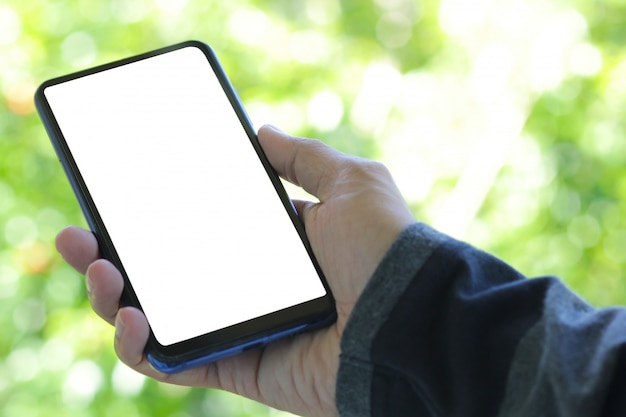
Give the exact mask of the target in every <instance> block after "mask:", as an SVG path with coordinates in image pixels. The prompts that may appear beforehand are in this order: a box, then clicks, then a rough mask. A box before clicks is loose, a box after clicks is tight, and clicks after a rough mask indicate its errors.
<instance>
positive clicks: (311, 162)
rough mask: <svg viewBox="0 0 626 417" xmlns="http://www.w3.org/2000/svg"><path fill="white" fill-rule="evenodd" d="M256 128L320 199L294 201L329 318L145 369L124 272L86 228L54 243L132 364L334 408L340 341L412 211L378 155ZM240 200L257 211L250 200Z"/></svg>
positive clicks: (312, 411)
mask: <svg viewBox="0 0 626 417" xmlns="http://www.w3.org/2000/svg"><path fill="white" fill-rule="evenodd" d="M258 136H259V142H260V143H261V146H262V147H263V150H264V151H265V153H266V155H267V157H268V159H269V161H270V163H271V164H272V166H273V167H274V168H275V169H276V171H277V172H278V173H279V174H280V175H281V176H282V177H283V178H285V179H286V180H288V181H290V182H292V183H294V184H296V185H298V186H300V187H302V188H304V189H305V190H306V191H307V192H308V193H310V194H311V195H314V196H316V197H317V198H318V199H319V202H316V203H314V202H310V201H294V204H295V206H296V209H297V210H298V213H299V214H300V216H301V217H302V218H303V220H304V224H305V227H306V232H307V235H308V237H309V240H310V241H311V245H312V247H313V251H314V252H315V255H316V257H317V259H318V261H319V263H320V266H321V267H322V270H323V271H324V273H325V275H326V277H327V279H328V282H329V285H330V287H331V290H332V292H333V295H334V296H335V299H336V302H337V313H338V319H337V322H336V323H335V324H333V325H332V326H330V327H327V328H325V329H322V330H319V331H316V332H313V333H306V334H302V335H299V336H297V337H295V338H292V339H289V340H285V341H279V342H276V343H272V344H270V345H269V346H267V347H265V348H263V349H257V350H252V351H248V352H245V353H243V354H241V355H237V356H234V357H231V358H226V359H223V360H221V361H219V362H216V363H213V364H209V365H206V366H202V367H199V368H195V369H191V370H187V371H184V372H181V373H178V374H172V375H168V374H163V373H160V372H158V371H156V370H154V369H153V368H151V367H150V365H149V364H148V362H147V360H146V358H145V357H144V354H143V349H144V346H145V344H146V341H147V338H148V334H149V329H148V323H147V322H146V319H145V316H144V315H143V313H142V312H141V311H139V310H137V309H135V308H132V307H124V308H121V309H120V308H119V299H120V295H121V293H122V289H123V280H122V277H121V275H120V273H119V272H118V271H117V269H116V268H115V267H114V266H113V265H112V264H111V263H110V262H108V261H106V260H104V259H99V253H98V244H97V242H96V239H95V238H94V236H93V235H92V233H91V232H89V231H86V230H83V229H80V228H77V227H73V226H71V227H68V228H66V229H64V230H63V231H62V232H60V233H59V235H58V236H57V241H56V244H57V248H58V250H59V252H60V253H61V255H62V256H63V257H64V258H65V260H66V261H67V262H68V263H69V264H71V265H72V266H73V267H74V268H75V269H76V270H77V271H79V272H80V273H83V274H86V277H87V278H86V281H87V291H88V294H89V300H90V301H91V305H92V306H93V309H94V310H95V312H96V313H97V314H98V315H100V316H101V317H102V318H103V319H104V320H106V321H107V322H109V323H111V324H113V325H115V326H116V334H115V349H116V352H117V354H118V356H119V358H120V359H121V360H122V361H123V362H124V363H126V364H127V365H128V366H130V367H131V368H133V369H135V370H137V371H139V372H141V373H143V374H145V375H147V376H149V377H152V378H154V379H156V380H159V381H163V382H169V383H173V384H179V385H189V386H197V387H211V388H219V389H223V390H227V391H231V392H235V393H237V394H240V395H243V396H245V397H248V398H251V399H254V400H256V401H260V402H262V403H265V404H267V405H269V406H271V407H275V408H279V409H283V410H287V411H290V412H292V413H295V414H298V415H305V416H336V415H337V409H336V406H335V385H336V379H337V369H338V365H339V354H340V349H339V342H340V339H341V335H342V333H343V330H344V327H345V325H346V322H347V320H348V317H349V316H350V313H351V311H352V309H353V307H354V305H355V303H356V301H357V300H358V298H359V296H360V294H361V293H362V292H363V289H364V287H365V285H366V284H367V282H368V280H369V279H370V277H371V276H372V274H373V273H374V271H375V269H376V267H377V266H378V264H379V263H380V261H381V260H382V258H383V256H384V254H385V253H386V251H387V250H388V249H389V247H390V246H391V244H392V243H393V242H394V241H395V239H396V238H397V237H398V235H399V234H400V233H401V232H402V231H403V230H404V229H405V228H406V227H407V226H408V225H409V224H411V223H413V222H414V221H415V219H414V217H413V215H412V214H411V212H410V210H409V209H408V207H407V206H406V204H405V202H404V200H403V198H402V196H401V195H400V192H399V191H398V189H397V187H396V185H395V184H394V182H393V179H392V177H391V175H390V174H389V172H388V170H387V169H386V168H385V167H384V166H383V165H381V164H380V163H377V162H372V161H368V160H364V159H360V158H356V157H353V156H348V155H345V154H342V153H340V152H338V151H336V150H334V149H332V148H330V147H328V146H326V145H325V144H323V143H322V142H320V141H317V140H311V139H303V138H297V137H293V136H289V135H287V134H285V133H283V132H281V131H280V130H278V129H276V128H274V127H271V126H264V127H262V128H261V129H260V130H259V134H258ZM245 204H249V209H250V210H254V202H252V201H250V202H245Z"/></svg>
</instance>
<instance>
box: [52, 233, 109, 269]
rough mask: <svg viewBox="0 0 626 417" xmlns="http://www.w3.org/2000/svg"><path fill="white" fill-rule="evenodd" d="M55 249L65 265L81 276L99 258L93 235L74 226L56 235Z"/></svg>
mask: <svg viewBox="0 0 626 417" xmlns="http://www.w3.org/2000/svg"><path fill="white" fill-rule="evenodd" d="M56 247H57V250H58V251H59V253H60V254H61V256H63V258H64V259H65V260H66V261H67V263H69V264H70V265H72V266H73V267H74V268H75V269H76V270H77V271H78V272H80V273H81V274H85V272H86V271H87V267H88V266H89V264H90V263H92V262H93V261H95V260H96V259H98V258H99V257H100V255H99V253H98V242H97V241H96V238H95V237H94V235H93V233H91V232H89V231H87V230H84V229H81V228H79V227H76V226H70V227H67V228H65V229H63V230H62V231H61V232H60V233H59V234H58V235H57V238H56Z"/></svg>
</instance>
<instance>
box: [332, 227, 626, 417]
mask: <svg viewBox="0 0 626 417" xmlns="http://www.w3.org/2000/svg"><path fill="white" fill-rule="evenodd" d="M625 250H626V249H625ZM341 347H342V354H341V359H340V366H339V375H338V381H337V392H336V396H337V407H338V409H339V412H340V416H341V417H356V416H358V417H366V416H376V417H396V416H397V417H408V416H420V417H429V416H437V417H439V416H441V417H443V416H464V417H489V416H499V417H505V416H533V417H537V416H550V417H561V416H562V417H583V416H584V417H594V416H606V417H608V416H621V417H623V416H626V310H624V309H619V308H612V309H595V308H593V307H591V306H590V305H588V304H587V303H585V302H584V301H583V300H581V299H580V298H579V297H577V296H576V295H575V294H573V293H572V292H571V291H569V290H568V289H567V288H566V287H565V286H564V285H563V284H562V283H561V281H559V280H558V279H556V278H551V277H545V278H535V279H526V278H525V277H523V276H522V275H521V274H520V273H518V272H517V271H515V270H514V269H513V268H511V267H510V266H508V265H507V264H505V263H504V262H502V261H500V260H498V259H496V258H494V257H492V256H490V255H488V254H486V253H484V252H481V251H479V250H477V249H475V248H473V247H471V246H469V245H467V244H464V243H461V242H458V241H456V240H454V239H451V238H450V237H447V236H445V235H442V234H440V233H438V232H436V231H434V230H433V229H431V228H429V227H428V226H426V225H423V224H415V225H412V226H411V227H409V228H408V229H407V230H405V231H404V233H403V234H402V235H401V236H400V237H399V238H398V240H397V241H396V242H395V243H394V245H393V246H392V248H391V249H390V250H389V252H388V253H387V255H386V256H385V259H384V260H383V261H382V263H381V265H380V266H379V267H378V269H377V271H376V272H375V274H374V276H373V277H372V279H371V281H370V283H369V284H368V286H367V287H366V289H365V291H364V293H363V295H362V296H361V298H360V299H359V301H358V303H357V305H356V307H355V309H354V311H353V313H352V315H351V317H350V320H349V321H348V324H347V326H346V329H345V332H344V335H343V338H342V345H341Z"/></svg>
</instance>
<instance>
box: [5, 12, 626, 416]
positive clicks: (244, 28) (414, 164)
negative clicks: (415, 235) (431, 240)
mask: <svg viewBox="0 0 626 417" xmlns="http://www.w3.org/2000/svg"><path fill="white" fill-rule="evenodd" d="M623 16H626V2H624V1H623V0H601V1H597V0H596V1H591V0H575V1H574V2H570V3H566V2H561V1H559V0H550V1H546V0H541V1H539V0H524V1H522V0H477V1H473V2H467V1H464V0H441V1H440V2H438V1H429V0H424V1H407V0H372V1H356V0H341V1H340V0H278V1H272V2H265V1H261V0H233V1H221V2H217V1H210V0H204V1H201V0H155V1H153V2H152V1H149V0H135V1H123V0H112V1H102V0H77V1H69V0H65V1H64V0H49V1H45V2H36V1H30V0H25V1H24V0H23V1H17V0H3V1H2V2H1V3H0V328H2V329H3V331H2V332H0V415H2V416H23V417H28V416H49V415H54V416H119V415H124V416H127V417H132V416H146V415H149V416H173V417H183V416H196V415H211V416H281V415H286V414H285V413H282V412H279V411H276V410H270V409H268V408H266V407H264V406H261V405H259V404H256V403H254V402H250V401H247V400H243V399H240V398H238V397H235V396H232V395H230V394H225V393H219V392H214V391H211V390H199V389H189V388H182V387H174V386H168V385H164V384H158V383H156V382H154V381H150V380H145V379H144V378H143V377H140V376H138V375H136V374H135V373H133V372H132V371H130V370H128V369H127V368H126V367H124V366H123V365H120V364H119V363H118V361H117V359H116V358H115V355H114V353H113V349H112V337H113V333H112V329H111V328H109V327H108V326H107V325H106V324H104V323H102V322H101V321H100V320H99V319H97V318H96V317H95V315H94V314H93V313H92V312H91V311H90V309H89V306H88V302H87V300H86V296H85V291H84V289H83V285H84V284H83V281H82V278H81V277H80V276H78V275H77V274H76V273H75V272H73V271H72V270H71V269H70V268H69V267H68V266H67V265H65V264H64V263H63V262H62V260H61V259H60V258H59V256H58V255H57V254H56V252H55V250H54V243H53V242H54V236H55V234H56V233H57V232H58V231H59V230H60V229H61V228H62V227H64V226H65V225H67V224H79V225H84V221H83V219H82V215H81V213H80V209H79V207H78V205H77V203H76V201H75V199H74V196H73V194H72V192H71V189H70V187H69V185H68V183H67V181H66V179H65V177H64V175H63V173H62V170H61V167H60V165H59V164H58V162H57V160H56V156H55V155H54V153H53V150H52V147H51V146H50V144H49V142H48V139H47V137H46V135H45V132H44V129H43V127H42V126H41V123H40V121H39V119H38V117H37V115H36V114H35V112H34V106H33V102H32V95H33V92H34V89H35V88H36V86H37V85H38V84H39V83H41V82H42V81H44V80H45V79H48V78H51V77H54V76H58V75H61V74H64V73H67V72H71V71H75V70H78V69H81V68H85V67H88V66H92V65H96V64H100V63H104V62H107V61H110V60H114V59H119V58H123V57H126V56H129V55H132V54H136V53H140V52H144V51H147V50H150V49H154V48H157V47H161V46H164V45H167V44H171V43H175V42H178V41H182V40H186V39H198V40H202V41H205V42H207V43H209V44H211V45H212V46H213V47H214V49H215V50H216V52H217V54H218V56H219V57H220V59H221V61H222V62H223V64H224V66H225V68H226V72H227V73H228V74H229V76H230V78H231V80H232V82H233V84H234V86H235V88H236V89H237V90H238V91H239V93H240V95H241V97H242V99H243V101H244V104H245V105H246V107H247V108H248V110H249V112H250V114H251V117H252V120H253V122H255V124H257V125H260V124H261V123H264V122H271V123H273V124H275V125H278V126H280V127H282V128H283V129H285V130H287V131H290V132H292V133H295V134H300V135H305V136H312V137H319V138H322V139H323V140H324V141H326V142H328V143H329V144H331V145H332V146H335V147H337V148H339V149H342V150H344V151H346V152H350V153H353V154H358V155H361V156H364V157H369V158H377V159H380V160H382V161H384V162H385V163H387V164H388V166H389V167H390V169H391V170H392V172H393V173H394V176H395V177H396V180H397V182H398V184H399V186H400V188H401V189H402V191H403V192H404V194H405V196H406V198H407V200H408V201H409V203H410V204H411V207H413V208H414V210H415V212H416V215H417V216H418V218H420V219H423V220H425V221H427V222H429V223H432V224H433V225H435V226H436V227H437V228H439V229H441V230H443V231H445V232H447V233H450V234H452V235H454V236H456V237H459V238H462V239H465V240H468V241H470V242H472V243H474V244H475V245H477V246H480V247H482V248H484V249H486V250H488V251H491V252H493V253H495V254H496V255H498V256H500V257H502V258H504V259H505V260H506V261H508V262H509V263H511V264H513V265H514V266H516V267H517V268H518V269H520V270H521V271H523V272H524V273H525V274H528V275H531V276H535V275H543V274H551V275H558V276H561V277H562V278H563V279H564V280H566V281H567V282H568V284H569V285H571V286H572V287H573V288H574V289H575V290H576V291H578V292H579V293H580V294H582V295H583V296H584V297H586V298H587V299H589V300H590V301H591V302H593V303H595V304H597V305H612V304H623V303H624V302H625V300H626V276H625V273H626V272H625V267H626V170H625V169H624V167H625V166H626V137H625V136H626V129H625V126H624V124H625V123H626V117H625V116H626V114H625V112H626V50H625V49H624V47H623V45H624V43H625V40H626V25H624V24H623V23H624V22H623Z"/></svg>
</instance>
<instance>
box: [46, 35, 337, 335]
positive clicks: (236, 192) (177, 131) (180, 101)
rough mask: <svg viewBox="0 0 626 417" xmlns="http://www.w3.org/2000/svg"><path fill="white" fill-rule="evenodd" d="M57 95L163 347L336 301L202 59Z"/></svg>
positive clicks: (123, 70) (60, 87)
mask: <svg viewBox="0 0 626 417" xmlns="http://www.w3.org/2000/svg"><path fill="white" fill-rule="evenodd" d="M44 94H45V96H46V98H47V100H48V102H49V103H50V106H51V108H52V110H53V112H54V114H55V117H56V119H57V122H58V124H59V126H60V128H61V131H62V133H63V135H64V137H65V140H66V142H67V144H68V146H69V148H70V150H71V153H72V154H73V157H74V159H75V161H76V164H77V166H78V168H79V170H80V172H81V175H82V176H83V179H84V181H85V183H86V185H87V188H88V189H89V191H90V193H91V195H92V198H93V200H94V202H95V205H96V207H97V208H98V211H99V213H100V216H101V217H102V220H103V222H104V224H105V225H106V227H107V230H108V232H109V235H110V236H111V240H112V241H113V244H114V245H115V247H116V250H117V252H118V254H119V257H120V259H121V261H122V264H123V265H124V268H125V269H126V272H127V274H128V277H129V279H130V281H131V283H132V285H133V288H134V289H135V292H136V294H137V297H138V299H139V302H140V303H141V305H142V307H143V309H144V312H145V314H146V317H147V318H148V321H149V323H150V326H151V328H152V330H153V332H154V334H155V337H156V338H157V340H158V341H159V342H160V343H161V344H163V345H170V344H173V343H176V342H180V341H183V340H186V339H189V338H193V337H196V336H199V335H202V334H205V333H208V332H211V331H214V330H218V329H221V328H224V327H227V326H230V325H233V324H236V323H239V322H242V321H245V320H249V319H252V318H255V317H258V316H261V315H264V314H268V313H271V312H274V311H277V310H280V309H282V308H286V307H289V306H292V305H296V304H299V303H302V302H305V301H308V300H312V299H315V298H318V297H321V296H323V295H325V289H324V287H323V285H322V284H321V282H320V279H319V277H318V275H317V273H316V271H315V269H314V267H313V265H312V263H311V261H310V259H309V257H308V254H307V252H306V250H305V248H304V246H303V244H302V242H301V241H300V238H299V236H298V234H297V232H296V230H295V228H294V227H293V224H292V223H291V220H290V219H289V217H288V215H287V213H286V212H285V209H284V207H283V205H282V203H281V201H280V199H279V198H278V196H277V194H276V191H275V190H274V188H273V185H272V183H271V182H270V180H269V178H268V176H267V174H266V172H265V170H264V168H263V166H262V164H261V162H260V161H259V159H258V157H257V155H256V153H255V151H254V149H253V147H252V145H251V144H250V142H249V139H248V137H247V135H246V133H245V131H244V130H243V127H242V126H241V123H240V121H239V120H238V118H237V116H236V114H235V113H234V111H233V109H232V106H231V104H230V102H229V101H228V99H227V97H226V95H225V93H224V92H223V90H222V88H221V86H220V84H219V82H218V80H217V78H216V77H215V75H214V73H213V71H212V69H211V67H210V65H209V63H208V61H207V58H206V57H205V55H204V54H203V53H202V51H200V50H199V49H197V48H195V47H186V48H183V49H179V50H176V51H174V52H170V53H167V54H163V55H158V56H155V57H152V58H148V59H144V60H142V61H138V62H134V63H132V64H128V65H124V66H121V67H116V68H113V69H110V70H107V71H104V72H99V73H96V74H92V75H89V76H86V77H83V78H79V79H75V80H72V81H69V82H65V83H62V84H57V85H54V86H50V87H47V88H46V89H45V92H44Z"/></svg>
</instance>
